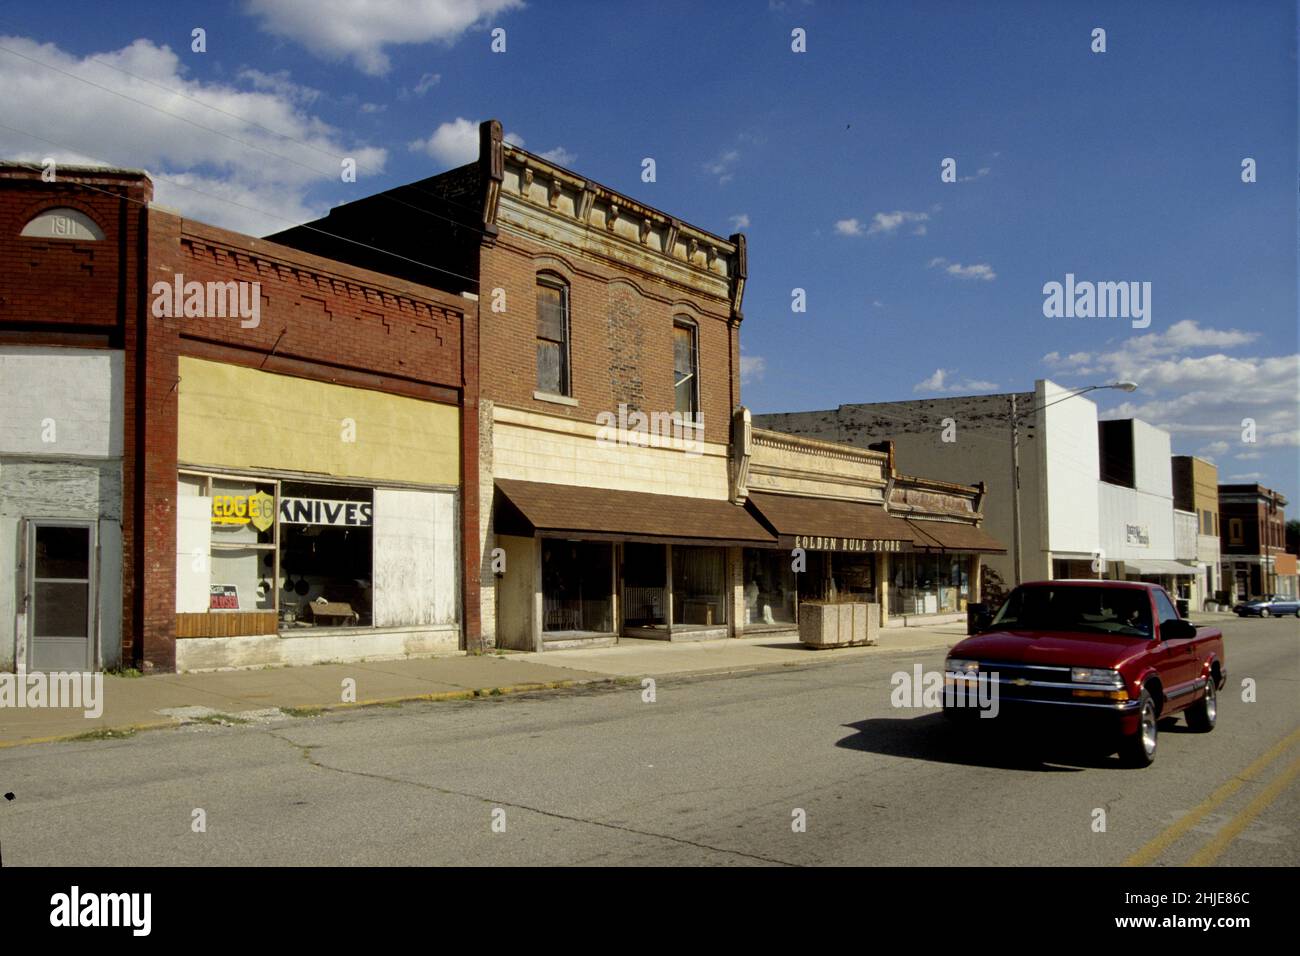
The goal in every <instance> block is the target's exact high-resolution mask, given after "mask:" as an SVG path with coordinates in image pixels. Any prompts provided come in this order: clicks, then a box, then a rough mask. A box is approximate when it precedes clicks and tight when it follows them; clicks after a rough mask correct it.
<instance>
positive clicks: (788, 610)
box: [744, 548, 799, 625]
mask: <svg viewBox="0 0 1300 956" xmlns="http://www.w3.org/2000/svg"><path fill="white" fill-rule="evenodd" d="M744 561H745V567H744V582H745V583H744V592H745V595H744V596H745V622H744V623H745V624H746V625H761V624H793V623H794V622H795V619H796V618H795V611H796V605H797V604H798V602H799V581H798V577H799V576H798V575H797V574H796V573H795V571H794V569H793V568H792V567H791V561H790V553H789V552H788V551H783V550H777V549H774V548H746V549H745V551H744Z"/></svg>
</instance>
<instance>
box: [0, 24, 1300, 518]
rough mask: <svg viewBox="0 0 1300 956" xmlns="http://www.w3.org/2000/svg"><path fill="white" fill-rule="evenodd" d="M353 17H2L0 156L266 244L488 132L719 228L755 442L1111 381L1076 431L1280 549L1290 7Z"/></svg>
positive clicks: (1289, 329)
mask: <svg viewBox="0 0 1300 956" xmlns="http://www.w3.org/2000/svg"><path fill="white" fill-rule="evenodd" d="M357 6H358V5H357V4H352V3H348V2H346V0H316V2H314V3H313V2H308V0H250V2H247V3H235V4H231V5H229V6H228V7H223V6H222V5H219V4H209V3H184V2H179V3H177V2H168V3H150V2H137V3H132V4H129V5H123V7H122V9H120V10H117V11H115V12H114V14H113V15H112V16H111V17H106V16H105V15H104V10H105V7H104V5H102V4H76V3H72V4H66V3H65V4H59V5H57V6H41V5H21V6H15V5H10V6H8V7H6V8H5V9H4V10H3V11H0V36H3V38H4V39H3V40H0V47H3V48H4V49H0V87H3V88H4V89H5V90H6V91H7V93H6V96H5V97H4V99H3V101H0V125H2V126H3V127H7V128H0V154H2V155H4V156H5V157H6V158H22V159H39V158H41V157H44V156H49V155H53V156H56V157H60V158H64V159H72V158H81V159H96V160H102V161H108V162H113V163H117V164H121V165H130V166H142V167H144V168H147V169H149V170H150V171H151V173H154V174H155V175H156V177H157V183H158V187H157V192H158V198H159V201H160V202H163V203H165V204H166V205H169V206H172V207H175V208H179V209H181V210H183V211H185V212H186V213H187V214H190V215H193V216H195V217H196V218H200V219H205V220H207V221H211V222H215V223H218V224H220V225H225V226H228V227H230V228H236V229H242V230H245V231H250V232H255V233H259V232H260V233H264V232H270V231H274V230H276V229H279V228H282V227H283V226H285V225H288V224H291V223H293V222H297V221H302V220H303V219H305V218H309V217H311V216H315V215H320V214H322V213H323V212H324V211H325V210H327V209H328V208H329V206H330V205H332V204H334V203H337V202H339V201H343V200H346V199H349V198H354V197H355V196H357V195H363V194H365V193H366V192H370V191H373V190H377V189H382V188H386V187H388V186H391V185H394V184H396V183H400V182H406V181H409V180H412V179H416V178H419V177H423V176H426V175H430V174H431V173H434V172H437V171H440V170H442V169H445V168H448V167H449V166H451V165H456V164H458V162H460V161H463V157H464V155H465V150H466V149H467V148H472V144H473V137H472V135H469V133H468V132H467V131H472V129H473V124H476V123H477V122H478V121H479V120H481V119H485V118H487V117H497V118H499V119H500V120H501V121H502V123H503V124H504V126H505V128H506V131H507V133H508V134H513V135H514V136H516V137H518V138H520V139H522V141H523V144H524V145H525V146H526V147H527V148H529V149H532V150H534V151H535V152H539V153H551V154H552V155H553V156H555V157H556V158H558V159H559V160H560V161H562V162H564V163H565V164H566V165H569V166H571V167H573V168H574V169H576V170H577V171H579V172H581V173H583V174H585V175H589V176H592V177H593V178H595V179H598V180H599V181H601V182H604V183H606V184H608V185H609V186H611V187H613V188H616V189H620V190H622V191H625V192H627V193H629V194H631V195H633V196H635V197H637V198H638V199H641V200H643V201H645V202H648V203H650V204H652V205H654V206H657V207H659V208H661V209H664V210H666V211H669V212H671V213H673V214H676V215H678V216H680V217H682V218H684V219H686V220H689V221H690V222H693V223H695V224H697V225H699V226H702V227H704V228H706V229H710V230H712V231H714V232H718V233H722V234H724V235H726V234H729V233H731V232H732V231H735V229H736V228H737V224H740V227H741V228H743V230H744V231H745V232H746V233H747V234H748V236H749V248H750V259H749V272H750V280H749V285H748V289H747V293H746V300H745V314H746V319H745V324H744V326H743V329H742V342H743V350H744V356H745V361H746V371H747V375H746V380H745V384H744V401H745V403H746V404H748V405H749V406H750V407H751V408H753V409H755V410H756V411H760V412H765V411H784V410H796V409H807V408H826V407H834V406H835V405H837V404H840V403H846V402H857V401H885V400H897V399H903V398H913V397H918V398H919V397H926V396H931V395H939V394H958V393H966V392H977V391H991V390H998V391H1003V390H1009V389H1012V388H1015V389H1023V388H1029V387H1031V385H1032V382H1033V380H1034V379H1035V378H1039V377H1050V378H1053V379H1054V380H1056V381H1059V382H1062V383H1064V384H1078V385H1080V386H1082V385H1088V384H1093V383H1096V382H1102V381H1112V380H1115V379H1120V378H1130V379H1133V380H1135V381H1137V382H1139V384H1140V385H1141V388H1140V389H1139V390H1138V391H1137V392H1136V393H1134V394H1132V395H1129V396H1124V395H1121V394H1119V393H1106V392H1102V393H1099V395H1098V398H1099V400H1100V404H1101V406H1102V408H1103V411H1104V412H1106V413H1107V414H1117V415H1126V414H1134V415H1137V416H1138V417H1142V418H1145V419H1146V420H1148V421H1151V422H1153V423H1155V424H1158V425H1161V426H1164V427H1168V428H1169V429H1170V430H1171V432H1172V433H1173V440H1174V448H1175V451H1176V452H1179V453H1192V454H1202V455H1204V456H1206V457H1211V458H1213V459H1214V460H1215V461H1216V462H1217V463H1218V465H1219V468H1220V475H1221V479H1222V480H1241V481H1256V480H1258V481H1261V482H1263V483H1265V484H1270V485H1272V486H1274V487H1276V488H1278V489H1279V490H1281V491H1283V492H1284V493H1285V494H1287V495H1288V496H1289V497H1291V499H1292V501H1293V504H1292V506H1291V509H1290V512H1291V514H1292V515H1295V514H1300V476H1298V474H1297V457H1298V454H1300V422H1298V421H1297V419H1298V417H1300V416H1298V411H1297V408H1298V405H1300V394H1298V393H1300V356H1298V355H1297V351H1298V349H1297V272H1296V262H1297V260H1296V250H1297V219H1296V194H1295V192H1294V191H1293V188H1292V187H1293V184H1294V182H1295V180H1294V176H1295V172H1296V168H1297V166H1296V163H1297V94H1296V89H1297V82H1296V78H1297V63H1296V48H1295V42H1296V40H1295V38H1296V7H1295V4H1294V3H1289V2H1264V0H1255V2H1252V3H1249V4H1240V3H1227V2H1222V3H1197V2H1176V3H1175V2H1169V3H1164V2H1144V3H1132V2H1123V3H1113V4H1108V3H1070V4H1065V3H1052V2H1035V3H1012V2H996V0H993V2H981V3H972V2H953V3H930V2H923V0H919V2H915V3H876V4H858V3H833V2H827V0H817V2H814V3H807V2H804V0H786V2H784V3H769V2H766V0H754V2H745V3H739V2H736V3H726V2H722V3H716V4H702V3H698V2H695V3H672V2H668V3H659V2H657V3H653V4H643V3H630V2H628V3H624V2H611V3H594V2H591V3H565V2H541V0H535V2H531V3H528V4H526V5H525V4H522V3H513V2H511V0H459V2H451V0H409V2H405V3H375V4H372V5H371V9H370V12H369V13H367V14H366V15H364V16H360V15H358V13H357V12H356V8H357ZM194 27H202V28H203V29H205V30H206V45H207V51H206V52H204V53H195V52H193V51H192V50H191V30H192V29H193V28H194ZM496 27H500V28H503V29H504V30H505V31H506V52H505V53H493V52H491V50H490V48H489V47H490V42H491V38H490V35H489V31H490V30H491V29H493V28H496ZM796 27H799V28H802V29H804V30H805V31H806V33H807V52H806V53H798V54H796V53H794V52H792V51H791V30H792V29H794V28H796ZM1095 27H1102V28H1104V29H1105V30H1106V52H1104V53H1093V52H1092V51H1091V49H1090V47H1091V45H1092V38H1091V33H1092V30H1093V29H1094V28H1095ZM33 60H39V61H40V62H41V63H43V64H46V65H44V66H42V65H38V64H37V63H34V62H32V61H33ZM51 66H53V67H56V68H57V69H50V67H51ZM114 67H116V69H114ZM60 71H62V72H60ZM123 71H125V72H123ZM128 74H134V75H128ZM91 84H98V86H96V85H91ZM99 86H102V87H108V88H110V89H113V90H115V91H117V92H118V93H121V94H124V95H123V96H115V95H113V94H112V93H108V92H105V91H104V90H102V89H99V88H98V87H99ZM176 92H180V93H184V94H185V96H187V97H189V99H185V98H183V97H179V96H176V95H175V93H176ZM126 97H129V98H126ZM137 101H143V102H137ZM196 101H198V102H196ZM144 103H148V104H150V105H144ZM52 104H58V108H57V109H53V108H51V107H52ZM150 106H152V107H154V108H152V109H151V108H150ZM211 106H215V107H217V108H218V110H221V112H218V111H217V110H213V109H210V108H209V107H211ZM168 114H173V115H168ZM178 117H184V119H181V118H178ZM186 120H188V121H189V122H186ZM201 127H207V128H208V129H203V128H201ZM208 130H216V131H219V133H221V134H224V135H219V133H218V132H209V131H208ZM19 131H21V132H19ZM272 131H274V132H272ZM33 135H34V136H36V137H40V139H39V140H38V139H33V138H32V136H33ZM342 156H355V157H357V158H358V159H359V163H360V167H361V170H362V175H361V176H360V180H359V182H357V183H356V184H343V183H341V182H340V181H339V178H338V175H337V172H336V171H337V169H338V159H339V157H342ZM647 156H648V157H653V158H654V159H655V161H656V167H657V181H656V182H654V183H644V182H642V181H641V178H640V172H641V161H642V159H643V158H644V157H647ZM946 157H952V158H954V159H956V161H957V176H958V179H959V181H958V182H955V183H944V182H941V181H940V163H941V162H942V160H943V159H944V158H946ZM1245 157H1251V158H1253V159H1254V160H1255V161H1256V163H1257V181H1256V182H1255V183H1251V184H1245V183H1243V182H1242V181H1241V162H1242V160H1243V158H1245ZM184 185H188V186H190V187H191V190H186V189H183V188H181V187H182V186H184ZM1066 273H1073V274H1075V276H1076V277H1077V278H1078V279H1079V280H1092V281H1136V282H1150V283H1151V324H1150V327H1149V328H1146V329H1134V328H1132V327H1131V324H1130V322H1129V321H1128V320H1127V319H1123V318H1087V319H1081V318H1073V319H1066V318H1057V319H1049V318H1046V317H1044V315H1043V312H1042V305H1043V292H1042V288H1043V285H1044V283H1047V282H1051V281H1063V280H1064V277H1065V275H1066ZM794 288H803V289H805V290H806V291H807V297H808V311H807V312H806V313H803V314H795V313H792V312H791V309H790V301H791V290H792V289H794ZM1245 418H1251V419H1254V421H1255V422H1256V439H1257V440H1256V441H1255V442H1253V443H1249V442H1243V441H1242V424H1241V423H1242V420H1243V419H1245Z"/></svg>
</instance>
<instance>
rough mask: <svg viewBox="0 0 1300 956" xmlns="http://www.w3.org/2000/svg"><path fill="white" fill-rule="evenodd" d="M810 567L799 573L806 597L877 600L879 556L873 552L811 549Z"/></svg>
mask: <svg viewBox="0 0 1300 956" xmlns="http://www.w3.org/2000/svg"><path fill="white" fill-rule="evenodd" d="M806 556H807V562H808V568H807V572H806V573H805V574H802V575H800V576H799V598H800V600H803V601H829V602H832V603H840V602H866V603H871V602H872V601H875V600H876V559H875V556H874V555H870V554H848V553H840V552H838V551H809V552H807V555H806Z"/></svg>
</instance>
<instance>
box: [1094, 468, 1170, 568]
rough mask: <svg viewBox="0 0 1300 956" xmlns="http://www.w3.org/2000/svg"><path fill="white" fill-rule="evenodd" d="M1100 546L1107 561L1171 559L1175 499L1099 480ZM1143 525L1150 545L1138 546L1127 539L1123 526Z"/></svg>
mask: <svg viewBox="0 0 1300 956" xmlns="http://www.w3.org/2000/svg"><path fill="white" fill-rule="evenodd" d="M1097 487H1098V489H1099V491H1098V504H1099V511H1100V521H1101V524H1100V531H1101V547H1102V549H1103V550H1104V552H1105V556H1106V560H1107V561H1124V560H1126V559H1129V558H1133V559H1137V560H1141V559H1142V558H1159V559H1162V560H1168V561H1173V560H1174V559H1175V558H1174V502H1173V498H1172V497H1164V496H1161V495H1152V494H1148V493H1147V492H1144V491H1137V490H1136V489H1133V488H1124V487H1122V486H1120V485H1111V484H1107V483H1106V482H1099V483H1098V485H1097ZM1128 524H1135V525H1141V526H1144V527H1145V528H1146V529H1147V532H1148V536H1149V538H1150V542H1151V543H1150V545H1149V546H1147V547H1141V546H1138V545H1130V544H1129V543H1128V542H1127V535H1126V531H1125V529H1126V526H1127V525H1128Z"/></svg>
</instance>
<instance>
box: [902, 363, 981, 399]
mask: <svg viewBox="0 0 1300 956" xmlns="http://www.w3.org/2000/svg"><path fill="white" fill-rule="evenodd" d="M951 374H953V370H952V369H946V368H937V369H935V370H934V374H933V375H931V376H930V377H929V378H927V379H923V380H922V381H920V382H917V383H916V384H915V385H913V386H912V391H913V392H962V393H965V394H970V393H971V392H994V391H997V388H998V383H997V382H989V381H985V380H984V379H978V378H967V379H962V380H961V381H956V382H950V381H949V379H948V376H950V375H951Z"/></svg>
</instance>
